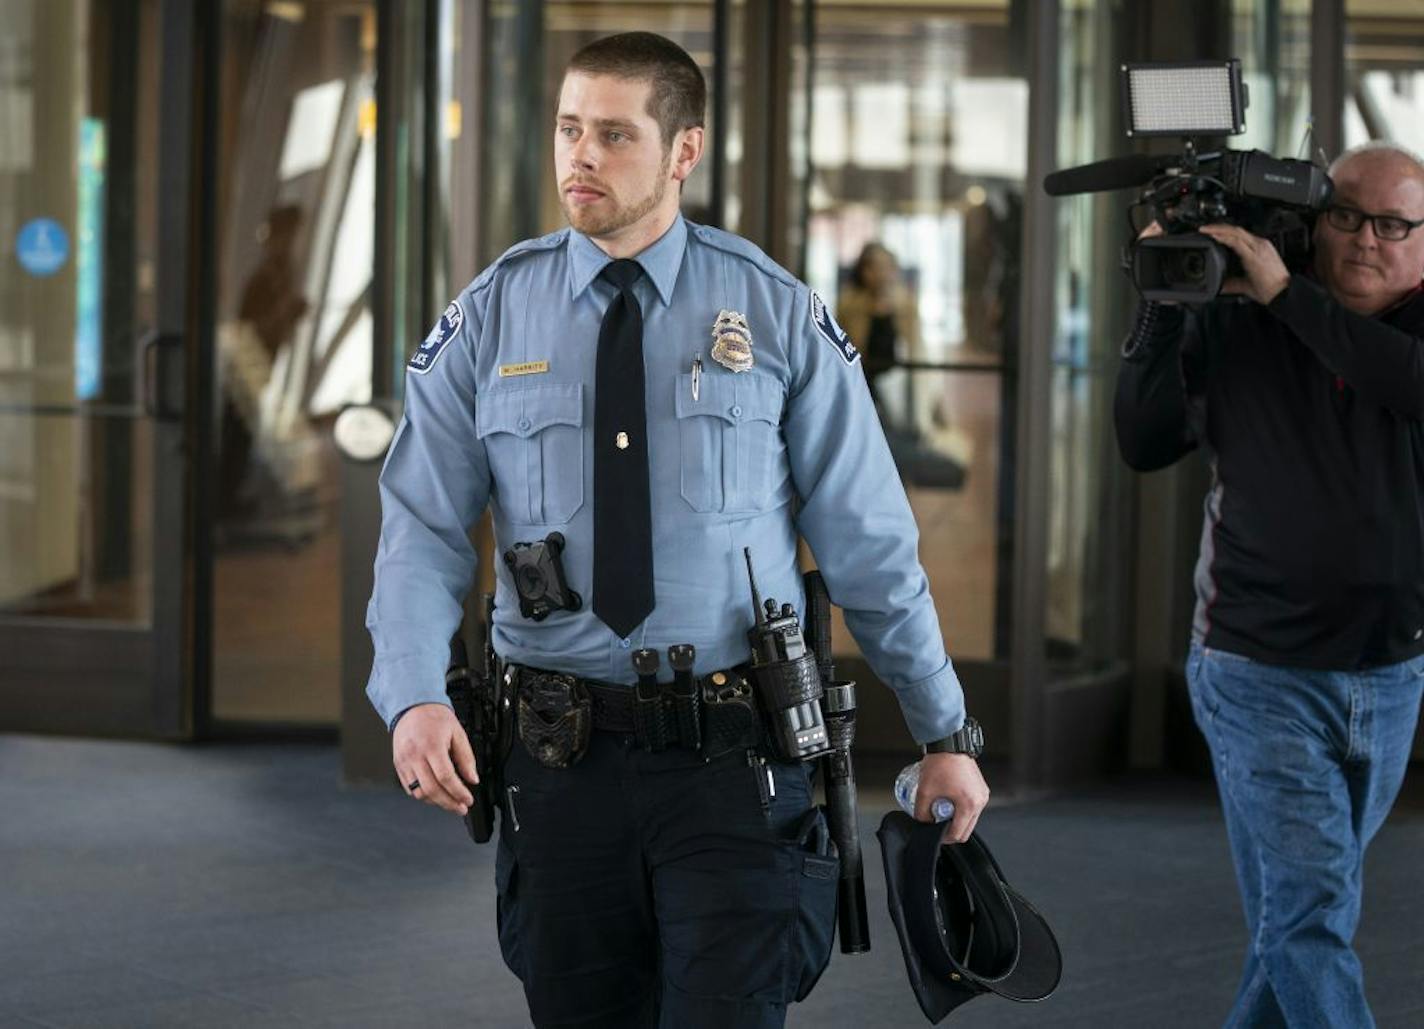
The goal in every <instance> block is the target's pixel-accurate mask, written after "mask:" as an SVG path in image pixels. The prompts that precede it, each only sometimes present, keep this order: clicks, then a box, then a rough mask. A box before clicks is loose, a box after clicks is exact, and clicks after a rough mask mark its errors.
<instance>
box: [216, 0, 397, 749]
mask: <svg viewBox="0 0 1424 1029" xmlns="http://www.w3.org/2000/svg"><path fill="white" fill-rule="evenodd" d="M375 7H376V5H375V3H374V2H371V3H350V2H344V0H343V2H338V0H331V2H317V3H306V4H301V5H297V4H259V3H254V2H251V0H228V2H227V3H226V4H225V5H224V8H223V12H224V25H223V30H222V33H221V36H222V39H223V41H224V53H223V90H222V94H221V115H220V117H221V123H222V134H221V139H222V153H221V156H220V159H219V161H218V168H219V169H220V175H221V178H220V181H219V183H218V197H219V216H220V237H219V250H220V252H221V254H222V255H223V261H222V265H221V268H220V274H219V292H218V299H217V307H218V324H217V326H216V332H215V337H216V341H217V348H218V353H217V366H218V383H217V392H216V394H215V397H214V405H213V406H214V410H215V412H216V413H217V415H218V431H217V433H216V435H215V444H216V453H215V454H214V458H215V465H214V467H215V470H216V474H215V480H216V481H215V485H214V505H213V512H214V523H215V524H214V526H213V543H214V569H213V576H214V579H213V583H214V616H213V624H214V628H213V636H214V663H213V709H214V714H215V715H216V716H217V717H218V718H223V719H262V720H272V721H286V722H318V721H335V719H336V718H337V716H338V706H339V705H338V700H339V691H338V688H337V684H338V672H339V642H340V630H339V625H338V615H339V610H340V604H339V586H340V581H339V575H340V561H339V559H338V553H339V546H338V544H339V537H338V532H337V519H336V514H337V505H338V502H339V499H340V497H339V487H338V478H337V471H338V463H337V456H336V453H335V449H334V445H333V443H332V436H331V423H332V420H333V418H334V417H335V415H336V413H337V412H338V411H339V410H340V409H341V408H342V407H343V406H345V405H347V404H352V403H361V402H364V401H367V400H369V399H370V396H371V377H372V366H371V357H372V350H373V348H372V333H373V323H372V315H371V307H370V303H371V294H372V290H371V276H372V268H373V257H374V252H373V240H374V236H375V111H374V84H375V78H374V76H375V26H376V10H375Z"/></svg>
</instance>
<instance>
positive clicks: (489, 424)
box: [475, 382, 583, 439]
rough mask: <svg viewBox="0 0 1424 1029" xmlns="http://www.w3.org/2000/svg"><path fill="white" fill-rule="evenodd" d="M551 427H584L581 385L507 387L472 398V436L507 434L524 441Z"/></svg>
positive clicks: (554, 384)
mask: <svg viewBox="0 0 1424 1029" xmlns="http://www.w3.org/2000/svg"><path fill="white" fill-rule="evenodd" d="M551 425H572V426H574V427H575V428H577V427H579V426H581V425H583V383H581V382H550V383H541V384H540V385H537V386H506V387H502V388H496V389H492V390H489V391H488V392H485V393H481V394H480V395H479V396H478V397H476V399H475V435H476V436H478V437H480V438H481V439H484V437H486V436H488V435H490V434H491V433H495V432H508V433H512V434H513V435H515V436H520V437H522V438H525V439H527V438H528V437H530V436H533V435H534V434H535V433H537V432H542V431H543V430H545V429H547V428H548V427H549V426H551Z"/></svg>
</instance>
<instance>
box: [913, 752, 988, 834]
mask: <svg viewBox="0 0 1424 1029" xmlns="http://www.w3.org/2000/svg"><path fill="white" fill-rule="evenodd" d="M937 797H948V798H949V801H950V803H951V804H953V805H954V818H953V819H951V820H950V823H949V825H948V827H947V828H946V829H945V831H944V842H945V843H963V842H964V841H965V840H967V839H969V835H970V834H971V833H972V832H974V826H975V825H976V824H977V823H978V821H979V815H980V813H981V812H983V810H984V808H985V806H986V805H988V803H989V784H988V783H986V782H985V781H984V776H982V775H981V774H979V762H977V761H975V760H974V759H973V758H972V757H970V756H969V755H968V754H926V755H925V756H924V757H923V758H922V759H921V760H920V788H919V791H918V792H917V793H916V794H915V817H916V818H917V819H919V820H920V821H921V822H928V821H930V820H931V818H932V817H933V815H932V814H931V806H932V805H933V804H934V802H935V798H937Z"/></svg>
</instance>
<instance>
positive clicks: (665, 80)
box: [564, 32, 707, 150]
mask: <svg viewBox="0 0 1424 1029" xmlns="http://www.w3.org/2000/svg"><path fill="white" fill-rule="evenodd" d="M564 70H565V73H566V74H567V73H568V72H571V71H579V72H584V73H585V74H588V75H612V76H614V77H616V78H620V79H633V80H636V81H640V82H648V83H651V84H652V87H653V88H652V91H651V92H650V93H649V95H648V108H647V113H648V115H649V116H650V117H652V118H653V120H654V121H656V122H657V123H658V129H659V131H660V133H661V135H662V140H663V149H664V150H666V149H667V148H669V147H671V146H672V140H673V137H674V136H676V135H677V134H678V133H679V132H681V131H682V130H683V129H690V128H694V127H697V128H700V127H702V126H703V124H704V123H705V121H706V112H707V82H706V80H705V79H703V77H702V69H700V68H698V67H697V62H696V61H694V60H693V59H692V58H691V57H690V56H689V55H688V53H687V51H686V50H684V49H683V48H682V47H680V46H678V45H677V44H676V43H674V42H673V41H672V40H670V39H668V38H666V37H665V36H659V35H657V34H656V33H652V32H621V33H619V34H618V35H616V36H605V37H604V38H603V39H596V40H594V41H593V42H592V43H590V44H588V45H587V46H585V47H584V48H583V49H581V50H580V51H579V52H578V53H576V54H574V55H573V57H571V58H570V59H569V65H568V67H567V68H566V69H564Z"/></svg>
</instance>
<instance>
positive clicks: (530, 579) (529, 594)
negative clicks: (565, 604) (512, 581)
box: [515, 565, 549, 600]
mask: <svg viewBox="0 0 1424 1029" xmlns="http://www.w3.org/2000/svg"><path fill="white" fill-rule="evenodd" d="M515 577H516V579H517V580H518V586H517V588H518V590H519V595H520V596H522V597H525V598H527V599H529V600H538V599H539V598H541V597H542V596H543V595H544V594H545V593H546V592H548V589H549V584H548V582H547V581H546V580H545V579H544V573H543V572H541V571H539V569H538V568H537V567H536V566H534V565H523V566H521V567H520V568H519V570H518V571H517V572H515Z"/></svg>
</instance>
